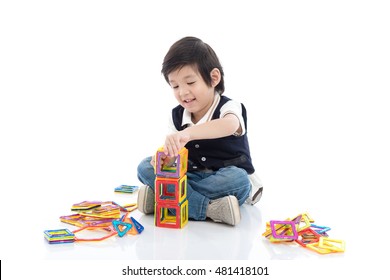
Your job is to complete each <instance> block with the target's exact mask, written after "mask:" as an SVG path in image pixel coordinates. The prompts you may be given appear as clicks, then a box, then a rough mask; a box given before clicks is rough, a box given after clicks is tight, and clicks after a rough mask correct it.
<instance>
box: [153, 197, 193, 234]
mask: <svg viewBox="0 0 390 280" xmlns="http://www.w3.org/2000/svg"><path fill="white" fill-rule="evenodd" d="M154 217H155V225H156V226H157V227H166V228H183V227H184V226H185V225H186V224H187V222H188V200H185V201H183V202H182V203H180V204H179V205H177V204H172V203H161V202H160V203H156V204H155V216H154Z"/></svg>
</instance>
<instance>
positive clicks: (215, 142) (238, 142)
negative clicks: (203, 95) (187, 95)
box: [172, 96, 255, 174]
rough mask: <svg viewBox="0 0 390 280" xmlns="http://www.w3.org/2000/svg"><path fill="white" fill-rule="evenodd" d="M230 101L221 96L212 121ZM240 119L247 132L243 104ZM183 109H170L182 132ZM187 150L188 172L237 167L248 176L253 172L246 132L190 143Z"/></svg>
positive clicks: (177, 126)
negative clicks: (239, 134) (241, 118)
mask: <svg viewBox="0 0 390 280" xmlns="http://www.w3.org/2000/svg"><path fill="white" fill-rule="evenodd" d="M229 100H230V99H229V98H228V97H226V96H221V99H220V101H219V104H218V106H217V107H216V108H215V111H214V114H213V116H212V118H211V119H212V120H214V119H218V118H219V116H220V110H221V107H222V106H223V105H224V104H225V103H226V102H228V101H229ZM241 108H242V117H243V119H244V123H245V130H246V131H247V117H246V109H245V107H244V105H243V104H241ZM183 112H184V108H183V107H182V106H180V105H178V106H177V107H175V108H173V109H172V119H173V124H174V125H175V127H176V129H177V130H178V131H180V130H184V129H185V128H186V126H182V125H181V124H182V120H183ZM185 147H186V148H187V149H188V170H189V171H196V170H202V169H206V168H207V169H212V170H218V169H220V168H222V167H227V166H231V165H234V166H237V167H240V168H243V169H245V170H246V172H247V173H248V174H252V173H253V172H255V169H254V167H253V165H252V159H251V156H250V151H249V143H248V137H247V132H246V133H245V134H244V135H242V136H234V135H230V136H226V137H222V138H216V139H204V140H194V141H190V142H188V143H187V144H186V146H185Z"/></svg>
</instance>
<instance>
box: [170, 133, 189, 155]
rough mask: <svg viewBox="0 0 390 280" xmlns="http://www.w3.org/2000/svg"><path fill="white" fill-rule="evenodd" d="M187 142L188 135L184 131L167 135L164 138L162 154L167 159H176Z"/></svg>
mask: <svg viewBox="0 0 390 280" xmlns="http://www.w3.org/2000/svg"><path fill="white" fill-rule="evenodd" d="M189 140H190V135H189V134H188V133H187V132H186V130H182V131H179V132H176V133H173V134H170V135H168V136H167V137H166V138H165V144H164V153H165V154H166V155H167V156H169V157H176V156H177V155H178V154H179V152H180V150H181V149H182V148H183V147H184V146H185V145H186V144H187V143H188V141H189Z"/></svg>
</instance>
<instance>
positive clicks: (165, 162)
mask: <svg viewBox="0 0 390 280" xmlns="http://www.w3.org/2000/svg"><path fill="white" fill-rule="evenodd" d="M175 161H176V157H169V156H167V155H161V156H160V162H159V163H158V164H159V165H160V169H163V166H172V165H173V164H174V163H175ZM150 164H151V165H152V166H155V164H156V156H155V155H153V156H152V159H151V161H150Z"/></svg>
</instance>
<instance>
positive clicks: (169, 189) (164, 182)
mask: <svg viewBox="0 0 390 280" xmlns="http://www.w3.org/2000/svg"><path fill="white" fill-rule="evenodd" d="M154 189H155V194H156V203H160V202H162V203H165V202H169V203H175V204H179V203H181V202H183V201H184V200H185V199H186V198H187V175H184V176H183V177H181V178H180V179H176V178H162V177H156V181H155V188H154Z"/></svg>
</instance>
